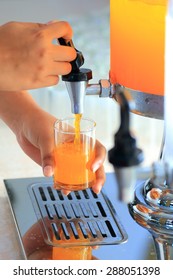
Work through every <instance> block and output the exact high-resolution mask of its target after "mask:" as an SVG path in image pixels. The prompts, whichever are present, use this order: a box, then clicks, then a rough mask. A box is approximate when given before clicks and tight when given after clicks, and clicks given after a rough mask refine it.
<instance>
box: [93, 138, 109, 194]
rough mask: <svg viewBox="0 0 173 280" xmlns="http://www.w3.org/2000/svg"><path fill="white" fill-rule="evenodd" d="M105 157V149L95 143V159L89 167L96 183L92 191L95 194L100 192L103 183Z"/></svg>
mask: <svg viewBox="0 0 173 280" xmlns="http://www.w3.org/2000/svg"><path fill="white" fill-rule="evenodd" d="M105 157H106V149H105V147H104V146H103V145H102V144H101V143H100V142H99V141H96V149H95V159H94V161H93V163H92V165H91V170H92V171H93V172H95V173H96V181H95V183H94V186H93V187H92V189H93V191H94V192H95V193H97V194H98V193H99V192H100V191H101V188H102V186H103V185H104V182H105V171H104V167H103V163H104V160H105Z"/></svg>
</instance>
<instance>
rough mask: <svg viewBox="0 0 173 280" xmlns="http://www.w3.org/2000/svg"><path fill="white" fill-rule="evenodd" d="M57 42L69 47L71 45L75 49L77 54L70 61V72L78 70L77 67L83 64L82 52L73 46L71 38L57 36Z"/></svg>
mask: <svg viewBox="0 0 173 280" xmlns="http://www.w3.org/2000/svg"><path fill="white" fill-rule="evenodd" d="M58 42H59V44H60V45H62V46H69V47H72V48H74V49H75V50H76V53H77V56H76V58H75V59H74V60H73V61H72V62H71V65H72V72H78V71H79V68H80V67H81V66H82V65H83V64H84V57H83V54H82V52H80V51H79V50H77V49H76V48H75V46H74V44H73V41H72V40H66V39H64V38H62V37H61V38H58Z"/></svg>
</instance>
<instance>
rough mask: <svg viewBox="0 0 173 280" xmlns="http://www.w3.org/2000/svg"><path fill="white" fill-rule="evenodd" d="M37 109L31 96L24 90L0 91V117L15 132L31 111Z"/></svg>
mask: <svg viewBox="0 0 173 280" xmlns="http://www.w3.org/2000/svg"><path fill="white" fill-rule="evenodd" d="M38 109H39V107H38V105H37V104H36V102H35V101H34V99H33V98H32V96H31V95H30V94H29V93H28V92H26V91H22V92H5V93H4V92H1V91H0V118H1V119H2V120H3V121H4V122H5V123H6V124H7V125H8V127H9V128H10V129H11V130H12V131H13V132H14V133H16V132H17V130H18V129H19V128H20V125H22V123H23V121H24V120H26V119H27V118H28V117H29V115H30V114H31V113H34V111H37V110H38Z"/></svg>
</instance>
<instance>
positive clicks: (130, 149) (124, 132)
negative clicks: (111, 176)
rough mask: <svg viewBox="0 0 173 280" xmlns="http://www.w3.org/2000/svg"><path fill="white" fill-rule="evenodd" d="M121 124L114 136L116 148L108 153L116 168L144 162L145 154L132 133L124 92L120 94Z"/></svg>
mask: <svg viewBox="0 0 173 280" xmlns="http://www.w3.org/2000/svg"><path fill="white" fill-rule="evenodd" d="M119 99H120V117H121V123H120V127H119V129H118V131H117V133H116V134H115V136H114V147H113V148H112V149H111V150H110V151H109V152H108V156H109V162H110V163H112V164H113V166H114V167H116V168H120V167H130V166H135V165H138V164H140V163H141V162H142V161H143V152H142V150H141V149H139V148H137V147H136V139H135V138H134V137H133V136H132V135H131V132H130V108H129V103H128V100H127V99H126V97H125V94H124V92H123V91H122V92H119Z"/></svg>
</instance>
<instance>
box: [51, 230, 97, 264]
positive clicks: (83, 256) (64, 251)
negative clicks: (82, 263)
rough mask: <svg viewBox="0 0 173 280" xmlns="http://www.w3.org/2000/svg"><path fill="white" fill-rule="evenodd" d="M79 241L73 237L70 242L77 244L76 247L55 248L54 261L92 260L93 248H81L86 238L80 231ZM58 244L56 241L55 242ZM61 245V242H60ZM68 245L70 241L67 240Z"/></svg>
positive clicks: (53, 249)
mask: <svg viewBox="0 0 173 280" xmlns="http://www.w3.org/2000/svg"><path fill="white" fill-rule="evenodd" d="M78 233H79V239H75V238H74V236H71V238H70V242H71V243H73V244H76V246H75V247H66V248H65V247H53V248H52V259H53V260H91V258H92V248H91V246H80V245H79V244H80V243H82V241H85V240H84V237H83V235H82V233H80V230H79V229H78ZM60 235H61V234H60ZM55 243H56V240H55ZM58 243H59V245H61V240H59V241H58ZM67 244H68V240H67Z"/></svg>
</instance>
